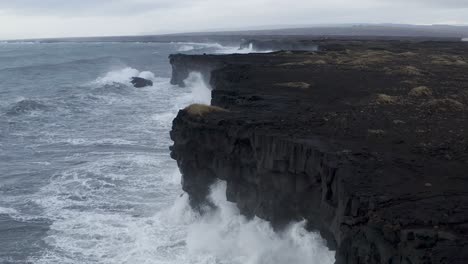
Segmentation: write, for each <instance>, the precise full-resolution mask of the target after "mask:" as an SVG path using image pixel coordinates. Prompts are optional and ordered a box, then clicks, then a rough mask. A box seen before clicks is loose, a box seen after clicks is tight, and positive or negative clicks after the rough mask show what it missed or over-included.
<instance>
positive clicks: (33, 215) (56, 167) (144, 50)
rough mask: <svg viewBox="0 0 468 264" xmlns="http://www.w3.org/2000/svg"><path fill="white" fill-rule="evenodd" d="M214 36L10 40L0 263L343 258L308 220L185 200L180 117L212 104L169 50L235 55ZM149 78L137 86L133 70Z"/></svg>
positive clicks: (3, 66) (2, 81)
mask: <svg viewBox="0 0 468 264" xmlns="http://www.w3.org/2000/svg"><path fill="white" fill-rule="evenodd" d="M250 51H251V50H242V51H238V50H237V48H236V47H224V46H221V45H219V44H216V43H34V42H33V43H28V42H22V43H0V263H1V264H6V263H38V264H39V263H41V264H42V263H44V264H49V263H51V264H52V263H57V264H66V263H76V264H81V263H83V264H86V263H109V264H110V263H122V264H123V263H128V264H133V263H135V264H145V263H148V264H149V263H157V264H166V263H167V264H175V263H180V264H182V263H183V264H187V263H203V264H215V263H219V264H275V263H277V264H284V263H288V264H293V263H317V264H328V263H333V252H331V251H329V250H328V249H326V248H325V246H324V243H323V240H322V239H321V238H320V236H319V235H318V234H315V233H308V232H306V231H305V229H304V223H302V222H299V223H294V224H292V225H291V226H290V227H289V228H288V229H287V230H285V231H284V232H282V233H280V234H277V233H274V232H273V230H272V229H271V227H270V226H269V224H268V223H266V222H264V221H262V220H260V219H253V220H251V221H248V220H246V219H245V218H244V217H242V216H240V215H239V213H238V210H237V208H236V206H235V205H234V204H231V203H229V202H227V201H226V197H225V192H224V190H225V184H224V183H223V182H219V183H217V184H216V185H214V186H213V192H212V195H211V199H212V200H213V201H214V203H215V204H217V205H218V210H216V211H214V212H212V213H211V214H208V215H205V216H200V215H198V214H197V213H195V212H193V211H192V210H191V209H190V208H189V206H188V203H187V199H188V198H187V196H186V195H185V194H184V192H183V191H182V189H181V185H180V181H181V176H180V173H179V171H178V168H177V165H176V163H175V162H174V161H173V160H171V159H170V157H169V146H170V145H171V144H172V142H171V140H170V138H169V131H170V129H171V125H172V120H173V118H174V117H175V116H176V114H177V112H178V110H179V109H181V108H184V107H185V106H187V105H189V104H191V103H195V102H197V103H206V104H209V102H210V96H211V95H210V94H211V93H210V90H209V87H208V86H207V85H206V84H204V83H203V81H202V79H203V78H201V76H200V74H198V73H196V72H194V73H192V74H191V75H190V77H189V78H188V79H187V80H186V83H187V87H186V88H180V87H176V86H172V85H170V83H169V79H170V74H171V69H170V65H169V63H168V58H167V57H168V55H169V54H171V53H178V52H183V53H188V54H199V53H234V52H250ZM134 76H139V77H144V78H147V79H151V80H152V81H153V82H154V86H153V87H146V88H143V89H136V88H133V87H132V86H131V84H130V78H131V77H134Z"/></svg>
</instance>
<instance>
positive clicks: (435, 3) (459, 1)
mask: <svg viewBox="0 0 468 264" xmlns="http://www.w3.org/2000/svg"><path fill="white" fill-rule="evenodd" d="M383 1H385V2H388V3H390V4H417V5H420V6H422V7H428V8H468V1H467V0H383Z"/></svg>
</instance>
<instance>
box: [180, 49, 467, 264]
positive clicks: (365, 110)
mask: <svg viewBox="0 0 468 264" xmlns="http://www.w3.org/2000/svg"><path fill="white" fill-rule="evenodd" d="M320 47H321V48H320ZM319 50H321V51H316V52H305V51H304V52H299V51H297V52H275V53H269V54H247V55H219V56H215V55H206V56H203V55H199V56H196V55H191V56H189V55H173V56H171V63H172V65H173V70H174V73H173V83H174V84H181V83H182V82H181V80H182V78H183V76H186V75H187V73H188V72H190V71H202V72H203V73H204V74H207V73H208V76H209V80H210V83H211V86H212V88H213V91H212V105H213V106H201V105H195V106H191V107H188V108H187V109H184V110H181V111H180V112H179V114H178V116H177V118H176V119H175V120H174V123H173V129H172V132H171V138H172V139H173V140H174V146H173V147H172V148H171V155H172V157H173V158H174V159H175V160H177V163H178V165H179V167H180V170H181V172H182V174H183V188H184V190H185V191H186V192H187V193H189V195H190V201H191V204H192V206H193V207H199V206H200V205H201V204H204V203H206V200H205V198H206V195H207V194H208V191H209V186H210V185H211V184H212V183H213V182H214V181H215V180H216V179H222V180H225V181H226V182H227V198H228V200H229V201H231V202H235V203H236V204H237V206H238V207H239V209H240V210H241V212H242V213H243V214H244V215H246V216H248V217H253V216H258V217H260V218H263V219H266V220H269V221H270V222H271V223H272V224H273V226H275V227H276V228H281V227H282V226H284V225H285V224H287V223H289V222H291V221H294V220H301V219H306V220H307V222H308V228H309V229H310V230H318V231H320V232H321V234H322V236H323V237H324V238H325V239H326V240H327V241H328V245H329V247H330V248H332V249H334V250H336V262H337V263H339V264H344V263H346V264H351V263H359V264H361V263H362V264H364V263H366V264H374V263H375V264H377V263H385V264H387V263H388V264H397V263H401V264H403V263H404V264H410V263H411V264H416V263H434V264H435V263H450V264H454V263H460V264H461V263H468V75H466V72H467V71H468V55H466V54H468V45H467V43H461V42H403V41H380V42H378V41H377V42H372V41H363V42H359V41H346V42H339V41H335V42H329V43H321V45H319Z"/></svg>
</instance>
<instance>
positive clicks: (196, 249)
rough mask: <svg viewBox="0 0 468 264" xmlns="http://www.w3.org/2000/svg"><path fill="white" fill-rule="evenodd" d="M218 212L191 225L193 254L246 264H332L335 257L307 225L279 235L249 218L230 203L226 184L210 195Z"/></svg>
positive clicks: (189, 245) (287, 230) (188, 242)
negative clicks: (307, 228)
mask: <svg viewBox="0 0 468 264" xmlns="http://www.w3.org/2000/svg"><path fill="white" fill-rule="evenodd" d="M210 198H211V200H212V201H213V203H214V204H215V205H216V206H217V207H218V209H217V210H216V211H215V212H213V213H212V214H209V215H206V216H203V217H201V218H199V219H197V221H195V222H194V223H192V224H191V225H190V226H189V231H188V235H187V247H188V250H189V254H191V255H194V256H204V259H206V260H210V262H211V261H213V263H224V261H226V260H228V261H229V262H228V263H236V264H237V263H239V264H241V263H246V264H275V263H276V264H282V263H289V264H302V263H304V264H305V263H312V264H314V263H316V264H332V263H334V254H333V252H331V251H329V250H328V249H327V248H326V246H325V244H324V241H323V239H322V238H321V237H320V236H319V235H318V234H316V233H309V232H307V231H306V230H305V228H304V226H305V222H300V223H294V224H291V225H290V226H289V227H288V228H287V229H286V230H285V231H283V232H281V233H275V232H274V231H273V229H272V228H271V226H270V225H269V224H268V223H267V222H265V221H263V220H261V219H258V218H256V219H253V220H251V221H249V220H247V219H245V218H244V217H243V216H241V215H240V214H239V210H238V209H237V207H236V206H235V204H232V203H230V202H228V201H226V183H225V182H219V183H217V184H215V185H214V186H213V188H212V194H211V196H210Z"/></svg>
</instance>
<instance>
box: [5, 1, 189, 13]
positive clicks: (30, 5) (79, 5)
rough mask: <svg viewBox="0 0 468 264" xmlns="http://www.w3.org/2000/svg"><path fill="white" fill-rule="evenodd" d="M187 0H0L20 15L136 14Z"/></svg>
mask: <svg viewBox="0 0 468 264" xmlns="http://www.w3.org/2000/svg"><path fill="white" fill-rule="evenodd" d="M190 2H191V1H186V0H177V1H174V0H152V1H151V0H133V1H132V0H41V1H38V0H0V10H7V11H10V13H15V14H18V15H28V14H34V15H38V14H39V15H71V16H74V15H76V16H83V15H99V16H110V15H123V14H127V15H135V14H140V13H145V12H149V11H155V10H158V9H159V10H162V9H169V8H176V7H178V6H180V5H181V4H182V3H184V4H187V3H190Z"/></svg>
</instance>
